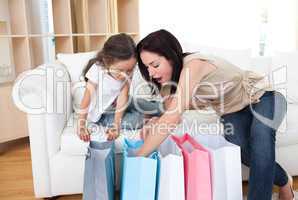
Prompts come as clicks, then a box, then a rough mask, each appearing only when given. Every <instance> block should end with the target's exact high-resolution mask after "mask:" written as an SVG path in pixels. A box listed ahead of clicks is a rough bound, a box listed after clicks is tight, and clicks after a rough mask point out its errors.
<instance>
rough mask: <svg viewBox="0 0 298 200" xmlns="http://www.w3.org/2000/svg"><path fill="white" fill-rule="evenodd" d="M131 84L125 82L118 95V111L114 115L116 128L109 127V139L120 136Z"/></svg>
mask: <svg viewBox="0 0 298 200" xmlns="http://www.w3.org/2000/svg"><path fill="white" fill-rule="evenodd" d="M128 93H129V84H128V83H125V85H124V86H123V88H122V90H121V92H120V94H119V96H118V97H117V104H116V112H115V117H114V128H113V129H108V132H107V134H108V140H114V139H116V138H117V137H118V136H119V133H120V129H121V121H122V117H123V114H124V112H125V110H126V108H127V104H128V98H129V95H128Z"/></svg>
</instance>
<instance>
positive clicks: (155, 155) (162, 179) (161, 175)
mask: <svg viewBox="0 0 298 200" xmlns="http://www.w3.org/2000/svg"><path fill="white" fill-rule="evenodd" d="M203 137H204V138H201V137H196V136H191V135H189V134H187V133H186V134H184V135H182V136H169V137H168V138H167V139H166V140H165V141H164V142H163V143H162V144H161V145H160V146H159V148H158V149H156V151H154V152H152V153H151V154H150V155H149V156H147V157H137V156H136V153H137V152H138V150H139V149H140V148H141V146H142V145H143V141H142V140H128V139H124V145H123V154H122V158H121V160H122V162H121V164H120V168H121V169H120V171H121V173H120V175H121V177H118V178H117V177H116V176H117V174H115V155H114V144H113V142H95V141H91V142H90V145H89V147H88V154H87V155H86V161H85V174H84V191H83V199H84V200H97V199H100V200H112V199H114V192H115V186H116V183H115V179H119V180H120V182H121V185H120V190H121V191H120V197H121V200H168V199H171V200H242V184H241V182H242V178H241V160H240V148H239V147H238V146H236V145H234V144H231V143H229V142H227V141H226V140H225V139H224V138H222V137H221V136H212V137H208V138H207V139H206V137H207V136H203ZM118 176H119V175H118Z"/></svg>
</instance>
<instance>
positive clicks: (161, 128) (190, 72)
mask: <svg viewBox="0 0 298 200" xmlns="http://www.w3.org/2000/svg"><path fill="white" fill-rule="evenodd" d="M214 69H215V66H213V65H211V64H209V63H207V62H204V61H201V60H197V59H195V60H192V61H190V62H189V63H188V64H187V66H185V67H183V70H182V72H181V75H180V79H179V83H178V86H177V90H176V94H175V96H174V97H173V98H172V100H171V101H170V103H169V105H168V107H167V110H166V112H165V113H164V114H163V115H162V116H161V117H160V118H159V119H158V120H157V122H156V123H155V125H154V126H152V127H151V128H150V130H149V131H148V132H149V133H148V135H147V137H146V140H145V142H144V145H143V146H142V147H141V149H140V150H139V151H138V153H137V156H147V155H149V154H150V153H151V152H153V151H154V150H155V149H157V148H158V146H159V145H160V144H161V143H162V142H163V141H164V140H165V139H166V138H167V137H168V135H169V134H170V132H171V130H173V129H174V128H175V127H176V126H177V124H179V122H180V117H181V114H183V112H184V111H185V110H186V109H189V107H190V105H191V102H192V97H193V95H194V94H193V92H195V91H194V89H195V88H196V87H197V86H198V84H199V83H200V81H201V80H202V78H203V77H204V76H205V75H207V74H208V73H210V72H211V71H213V70H214Z"/></svg>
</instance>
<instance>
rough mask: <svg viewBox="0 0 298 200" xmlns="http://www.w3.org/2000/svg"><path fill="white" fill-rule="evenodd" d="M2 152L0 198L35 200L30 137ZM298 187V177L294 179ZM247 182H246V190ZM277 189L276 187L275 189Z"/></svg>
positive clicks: (67, 199) (61, 199)
mask: <svg viewBox="0 0 298 200" xmlns="http://www.w3.org/2000/svg"><path fill="white" fill-rule="evenodd" d="M1 152H2V153H0V200H33V199H35V198H34V193H33V182H32V171H31V157H30V148H29V142H28V138H25V139H22V140H18V141H15V142H13V143H10V144H9V145H7V146H6V147H5V148H4V150H1ZM294 188H295V189H296V190H297V189H298V177H296V178H295V179H294ZM246 190H247V184H244V191H246ZM275 190H276V189H275ZM57 199H58V200H79V199H82V196H81V195H71V196H62V197H58V198H57Z"/></svg>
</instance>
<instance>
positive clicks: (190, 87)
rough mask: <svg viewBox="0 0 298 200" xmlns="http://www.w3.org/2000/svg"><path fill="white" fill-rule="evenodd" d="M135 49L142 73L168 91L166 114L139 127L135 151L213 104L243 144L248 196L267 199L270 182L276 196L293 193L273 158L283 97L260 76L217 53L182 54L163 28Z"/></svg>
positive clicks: (229, 135) (149, 147) (232, 137)
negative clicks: (276, 189) (186, 116)
mask: <svg viewBox="0 0 298 200" xmlns="http://www.w3.org/2000/svg"><path fill="white" fill-rule="evenodd" d="M137 54H138V55H137V58H138V63H139V69H140V71H141V73H142V76H143V77H144V78H145V79H146V80H147V81H148V82H150V83H154V84H155V85H156V87H157V88H158V89H159V91H161V93H162V96H169V95H170V97H169V98H167V99H166V100H165V108H166V111H165V113H164V114H163V115H162V116H161V117H159V118H156V119H155V120H154V121H153V122H152V121H151V123H154V126H151V127H150V128H149V129H148V128H146V129H143V135H144V138H145V143H144V145H143V146H142V148H141V149H140V150H139V152H138V156H147V155H148V154H149V153H150V152H152V151H153V150H154V149H156V148H157V147H158V146H159V145H160V144H161V143H162V142H163V140H165V139H166V138H167V137H168V135H169V133H170V130H169V129H160V127H161V126H159V125H163V127H165V126H164V125H168V126H170V125H173V124H178V123H179V120H180V116H181V114H182V113H183V111H185V110H187V109H201V108H205V107H209V106H211V107H212V108H213V109H214V110H215V111H216V112H217V114H218V115H219V116H220V117H221V119H222V123H223V124H224V127H225V138H226V139H227V140H228V141H230V142H232V143H234V144H236V145H239V146H240V147H241V159H242V162H243V163H244V164H245V165H247V166H249V167H250V176H249V191H248V200H269V199H271V196H272V187H273V184H275V185H277V186H279V187H280V192H279V198H280V199H283V200H288V199H293V198H294V195H293V192H292V186H291V184H292V183H291V180H290V178H289V176H288V175H287V173H286V172H285V170H284V169H283V168H282V167H281V166H280V165H279V164H278V163H276V162H275V134H276V129H277V127H278V126H279V125H280V123H281V121H282V119H283V117H284V115H285V112H286V100H285V98H284V97H283V96H282V95H281V94H280V93H278V92H275V91H273V90H271V89H270V88H269V87H267V86H266V85H265V84H262V82H263V77H261V76H259V75H257V74H255V73H253V72H248V71H243V70H241V69H240V68H238V67H236V66H234V65H232V64H231V63H229V62H227V61H226V60H224V59H221V58H218V57H215V56H207V55H202V54H199V53H193V54H189V53H187V54H185V53H183V52H182V48H181V45H180V44H179V42H178V40H177V39H176V38H175V37H174V36H173V35H172V34H171V33H169V32H168V31H166V30H159V31H156V32H153V33H151V34H149V35H148V36H147V37H145V38H144V39H142V40H141V41H140V42H139V44H138V45H137ZM169 82H170V83H171V84H170V87H169V84H168V83H169ZM175 83H176V84H177V85H176V86H175ZM166 88H167V89H166ZM231 125H232V129H231ZM172 127H173V126H172ZM231 130H232V131H231Z"/></svg>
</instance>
